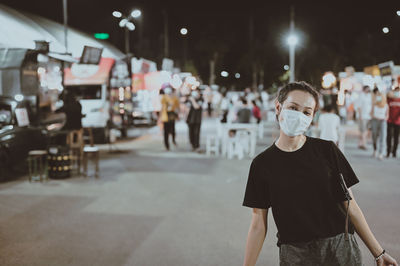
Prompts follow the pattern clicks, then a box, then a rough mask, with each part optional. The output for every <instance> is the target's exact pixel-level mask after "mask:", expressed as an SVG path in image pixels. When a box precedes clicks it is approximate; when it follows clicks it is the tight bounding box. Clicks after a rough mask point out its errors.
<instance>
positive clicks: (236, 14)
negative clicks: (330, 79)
mask: <svg viewBox="0 0 400 266" xmlns="http://www.w3.org/2000/svg"><path fill="white" fill-rule="evenodd" d="M0 2H1V3H3V4H5V5H7V6H10V7H13V8H16V9H19V10H24V11H28V12H31V13H34V14H38V15H41V16H44V17H47V18H50V19H52V20H56V21H58V22H60V23H62V0H42V1H18V0H0ZM291 5H294V7H295V23H296V29H297V30H298V31H299V33H300V34H301V39H300V45H299V47H297V49H296V71H297V72H296V78H297V79H302V80H306V81H308V82H311V83H313V84H315V85H318V86H319V84H320V79H321V75H322V74H323V73H324V72H325V71H334V72H339V71H343V69H344V67H345V66H348V65H353V66H354V67H355V68H356V70H358V71H362V68H363V67H365V66H369V65H373V64H376V63H380V62H384V61H387V60H394V62H395V63H397V64H398V63H399V61H400V60H399V59H400V17H398V16H397V15H396V11H397V10H400V1H238V2H236V3H234V2H233V1H217V0H214V1H208V0H207V1H168V0H166V1H156V0H146V1H123V0H113V1H104V2H103V1H94V0H69V1H68V15H69V18H68V20H69V21H68V24H69V25H70V26H71V27H73V28H76V29H80V30H82V31H85V32H88V33H90V34H92V33H95V32H107V33H109V34H110V39H109V41H110V42H111V43H112V44H114V45H115V46H117V47H118V48H119V49H121V51H124V32H123V30H122V29H121V28H119V26H118V22H119V20H118V19H116V18H114V17H113V16H112V14H111V13H112V11H113V10H119V11H121V12H123V13H125V14H128V13H129V12H130V11H131V10H132V9H133V8H139V9H140V10H141V11H142V17H141V19H140V21H138V22H137V23H135V24H136V30H135V31H134V32H133V33H131V35H130V38H131V50H132V51H133V52H134V54H135V55H136V56H139V57H144V58H147V59H150V60H155V61H156V62H158V63H160V62H161V60H162V58H163V30H164V20H163V10H165V11H166V12H167V14H168V19H169V27H168V28H169V44H170V58H172V59H174V60H175V62H176V63H177V64H178V65H179V64H180V66H182V58H183V43H184V42H183V37H182V36H181V35H180V34H179V30H180V28H181V27H186V28H188V30H189V33H188V35H187V36H186V37H185V38H187V42H188V59H189V60H190V64H189V66H188V67H189V68H190V70H191V71H194V72H197V73H198V74H199V75H200V77H201V78H202V79H203V81H204V82H206V83H207V82H208V78H209V60H210V59H211V58H212V57H213V56H214V55H217V67H216V73H217V80H216V81H217V83H218V84H222V85H227V86H230V85H232V84H236V85H237V87H238V88H243V87H245V86H249V85H251V81H252V67H256V68H257V69H259V70H260V69H263V70H264V73H265V74H264V75H265V77H264V84H265V86H266V88H268V87H270V86H271V84H272V83H275V84H278V83H279V82H280V81H279V78H280V77H281V76H282V75H283V74H284V70H283V65H285V64H288V62H289V56H288V47H287V45H286V44H285V36H286V34H287V32H288V30H289V20H290V6H291ZM251 20H252V21H253V25H254V34H253V36H254V37H251V30H250V26H249V25H250V24H251V23H250V21H251ZM384 26H387V27H389V28H390V33H389V34H383V32H382V27H384ZM3 37H4V36H3ZM221 70H227V71H228V72H229V73H231V75H230V77H229V78H227V79H223V78H221V77H220V75H219V73H220V71H221ZM235 72H240V73H241V79H239V80H235V79H234V77H233V74H234V73H235Z"/></svg>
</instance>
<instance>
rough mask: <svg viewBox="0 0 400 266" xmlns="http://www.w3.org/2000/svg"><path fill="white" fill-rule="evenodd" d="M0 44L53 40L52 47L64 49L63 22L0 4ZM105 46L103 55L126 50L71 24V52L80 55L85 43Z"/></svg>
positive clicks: (29, 45) (25, 45) (23, 44)
mask: <svg viewBox="0 0 400 266" xmlns="http://www.w3.org/2000/svg"><path fill="white" fill-rule="evenodd" d="M0 36H2V38H1V39H0V48H28V49H34V48H35V41H43V40H45V41H48V42H50V51H51V52H57V53H64V52H65V47H64V27H63V25H61V24H59V23H57V22H54V21H51V20H48V19H46V18H43V17H39V16H36V15H33V14H28V13H25V12H20V11H17V10H15V9H12V8H9V7H7V6H4V5H1V4H0ZM84 45H88V46H93V47H99V48H103V54H102V56H103V57H111V58H115V59H119V58H122V57H124V54H123V53H122V52H121V51H119V50H118V49H117V48H116V47H114V46H113V45H111V44H108V43H106V42H101V41H98V40H96V39H95V38H94V37H91V36H90V35H88V34H85V33H83V32H80V31H78V30H74V29H71V28H68V52H69V53H72V56H73V57H80V56H81V54H82V51H83V46H84Z"/></svg>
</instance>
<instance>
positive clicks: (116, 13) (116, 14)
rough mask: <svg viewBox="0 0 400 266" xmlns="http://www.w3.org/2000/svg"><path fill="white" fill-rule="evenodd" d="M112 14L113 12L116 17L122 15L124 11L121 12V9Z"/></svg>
mask: <svg viewBox="0 0 400 266" xmlns="http://www.w3.org/2000/svg"><path fill="white" fill-rule="evenodd" d="M112 14H113V16H114V17H116V18H120V17H122V13H121V12H119V11H114V12H113V13H112Z"/></svg>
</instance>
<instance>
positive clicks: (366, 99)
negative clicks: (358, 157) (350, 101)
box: [356, 86, 372, 150]
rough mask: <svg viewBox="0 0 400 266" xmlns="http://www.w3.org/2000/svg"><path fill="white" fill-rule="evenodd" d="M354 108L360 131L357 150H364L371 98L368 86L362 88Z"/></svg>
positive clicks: (369, 118)
mask: <svg viewBox="0 0 400 266" xmlns="http://www.w3.org/2000/svg"><path fill="white" fill-rule="evenodd" d="M356 106H357V115H358V123H359V124H358V126H359V130H360V140H359V142H358V148H360V149H363V150H366V149H367V147H366V145H367V135H368V130H369V126H370V120H371V110H372V96H371V89H370V87H369V86H364V88H363V92H362V93H361V94H360V96H359V99H358V100H357V103H356Z"/></svg>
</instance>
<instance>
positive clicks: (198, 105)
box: [186, 89, 203, 151]
mask: <svg viewBox="0 0 400 266" xmlns="http://www.w3.org/2000/svg"><path fill="white" fill-rule="evenodd" d="M187 103H188V104H189V105H190V110H189V114H188V116H187V120H186V122H187V124H188V127H189V140H190V144H191V145H192V149H193V151H197V150H198V149H199V148H200V128H201V120H202V113H203V107H202V106H203V98H202V96H201V94H200V92H199V90H198V89H197V90H195V91H192V93H191V95H190V96H189V98H188V101H187Z"/></svg>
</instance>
